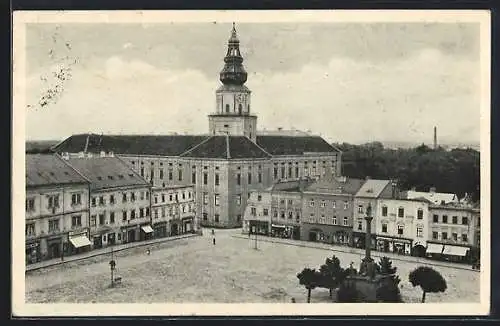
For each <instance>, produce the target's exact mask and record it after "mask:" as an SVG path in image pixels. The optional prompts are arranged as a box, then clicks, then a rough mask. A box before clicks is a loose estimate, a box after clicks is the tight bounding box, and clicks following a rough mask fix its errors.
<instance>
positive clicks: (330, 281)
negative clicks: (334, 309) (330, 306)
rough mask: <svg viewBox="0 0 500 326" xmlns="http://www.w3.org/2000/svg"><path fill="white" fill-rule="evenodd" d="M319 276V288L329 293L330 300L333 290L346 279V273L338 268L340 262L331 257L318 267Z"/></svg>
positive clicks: (340, 267)
mask: <svg viewBox="0 0 500 326" xmlns="http://www.w3.org/2000/svg"><path fill="white" fill-rule="evenodd" d="M319 273H320V275H321V279H320V286H321V287H324V288H327V289H328V290H329V291H330V298H331V297H332V296H333V289H336V288H337V287H339V285H340V284H341V283H342V282H343V281H344V279H345V277H346V271H345V270H344V269H343V268H342V266H340V260H339V259H338V258H337V257H336V256H335V255H333V256H332V258H327V259H326V261H325V263H324V264H323V265H321V266H320V269H319Z"/></svg>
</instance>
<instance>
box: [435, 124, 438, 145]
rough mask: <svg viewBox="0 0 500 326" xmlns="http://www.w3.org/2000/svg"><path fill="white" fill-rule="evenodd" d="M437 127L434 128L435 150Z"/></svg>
mask: <svg viewBox="0 0 500 326" xmlns="http://www.w3.org/2000/svg"><path fill="white" fill-rule="evenodd" d="M437 142H438V141H437V127H434V149H437Z"/></svg>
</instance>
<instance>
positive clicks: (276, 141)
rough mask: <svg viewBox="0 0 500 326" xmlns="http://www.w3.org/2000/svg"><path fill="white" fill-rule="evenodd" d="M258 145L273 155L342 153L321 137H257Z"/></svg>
mask: <svg viewBox="0 0 500 326" xmlns="http://www.w3.org/2000/svg"><path fill="white" fill-rule="evenodd" d="M257 144H259V146H261V147H262V148H264V149H265V150H266V151H267V152H268V153H270V154H272V155H304V153H311V152H316V153H317V152H321V153H328V152H330V153H332V152H333V153H336V152H340V151H339V150H338V149H336V148H335V147H333V146H332V145H330V144H329V143H328V142H326V141H325V140H324V139H323V138H321V137H319V136H267V135H257Z"/></svg>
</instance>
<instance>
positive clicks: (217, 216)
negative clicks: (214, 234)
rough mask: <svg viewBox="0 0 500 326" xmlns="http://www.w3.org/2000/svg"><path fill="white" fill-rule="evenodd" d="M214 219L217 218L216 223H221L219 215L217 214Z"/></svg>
mask: <svg viewBox="0 0 500 326" xmlns="http://www.w3.org/2000/svg"><path fill="white" fill-rule="evenodd" d="M214 217H215V222H216V223H219V214H215V216H214Z"/></svg>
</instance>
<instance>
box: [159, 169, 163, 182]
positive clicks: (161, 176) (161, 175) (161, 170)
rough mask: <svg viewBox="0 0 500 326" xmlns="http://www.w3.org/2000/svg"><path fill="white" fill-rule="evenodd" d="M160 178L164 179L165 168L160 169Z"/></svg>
mask: <svg viewBox="0 0 500 326" xmlns="http://www.w3.org/2000/svg"><path fill="white" fill-rule="evenodd" d="M160 179H161V180H163V169H160Z"/></svg>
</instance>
